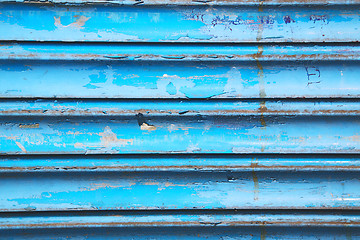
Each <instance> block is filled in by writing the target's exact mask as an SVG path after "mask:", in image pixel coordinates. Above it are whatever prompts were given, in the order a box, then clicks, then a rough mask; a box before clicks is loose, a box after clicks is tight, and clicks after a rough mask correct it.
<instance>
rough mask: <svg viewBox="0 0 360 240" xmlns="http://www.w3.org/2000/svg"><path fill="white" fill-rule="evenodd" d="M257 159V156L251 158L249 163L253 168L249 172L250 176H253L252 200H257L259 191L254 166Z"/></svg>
mask: <svg viewBox="0 0 360 240" xmlns="http://www.w3.org/2000/svg"><path fill="white" fill-rule="evenodd" d="M253 161H254V162H253ZM257 161H258V160H257V158H255V159H251V165H250V166H251V167H252V168H253V169H252V172H251V173H252V178H253V182H254V201H257V200H259V191H260V190H259V179H258V177H257V175H256V172H255V166H257V164H258V162H257Z"/></svg>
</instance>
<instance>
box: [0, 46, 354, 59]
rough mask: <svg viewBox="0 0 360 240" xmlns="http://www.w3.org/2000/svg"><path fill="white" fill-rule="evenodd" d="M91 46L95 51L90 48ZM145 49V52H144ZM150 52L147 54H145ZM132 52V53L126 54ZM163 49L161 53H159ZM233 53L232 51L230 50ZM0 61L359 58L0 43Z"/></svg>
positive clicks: (288, 51) (274, 50) (323, 51)
mask: <svg viewBox="0 0 360 240" xmlns="http://www.w3.org/2000/svg"><path fill="white" fill-rule="evenodd" d="M94 48H95V50H94ZM145 50H146V52H144V51H145ZM149 51H150V53H149ZM129 52H132V53H129ZM162 52H163V53H162ZM234 52H236V53H234ZM0 60H69V61H87V60H97V61H98V60H105V61H171V62H173V61H174V62H178V61H221V62H222V61H297V62H299V61H310V60H314V61H318V60H322V61H344V60H346V61H359V60H360V46H357V45H352V44H350V43H349V44H348V45H342V44H340V45H338V44H334V43H332V44H331V43H330V44H327V45H321V44H319V45H317V44H310V46H309V45H302V44H292V45H289V44H285V45H281V44H279V43H274V44H239V45H233V44H225V45H222V44H221V45H214V44H206V43H205V44H204V43H199V44H193V43H188V44H181V43H174V44H169V43H157V44H151V43H130V44H128V43H127V44H121V43H120V44H116V43H101V42H100V43H96V42H84V43H82V44H79V43H71V42H69V43H67V42H59V43H55V44H54V43H51V42H43V43H40V42H23V43H14V42H0Z"/></svg>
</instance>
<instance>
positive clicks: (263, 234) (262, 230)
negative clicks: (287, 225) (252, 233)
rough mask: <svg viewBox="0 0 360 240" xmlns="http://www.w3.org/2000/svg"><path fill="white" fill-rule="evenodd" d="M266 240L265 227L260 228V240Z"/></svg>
mask: <svg viewBox="0 0 360 240" xmlns="http://www.w3.org/2000/svg"><path fill="white" fill-rule="evenodd" d="M265 239H266V229H265V226H261V227H260V240H265Z"/></svg>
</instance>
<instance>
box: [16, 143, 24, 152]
mask: <svg viewBox="0 0 360 240" xmlns="http://www.w3.org/2000/svg"><path fill="white" fill-rule="evenodd" d="M15 143H16V145H17V146H18V147H19V148H20V149H21V151H23V152H24V153H26V149H25V147H24V146H23V145H22V144H21V143H19V142H15Z"/></svg>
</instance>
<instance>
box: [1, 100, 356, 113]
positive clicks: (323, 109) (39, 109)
mask: <svg viewBox="0 0 360 240" xmlns="http://www.w3.org/2000/svg"><path fill="white" fill-rule="evenodd" d="M115 100H116V101H114V99H107V100H106V101H104V100H94V99H92V100H86V99H79V100H66V99H65V100H61V99H60V100H51V99H46V100H32V99H28V101H26V102H25V101H24V100H22V101H21V100H15V101H14V99H1V98H0V116H37V117H45V116H54V117H56V116H82V117H87V116H88V117H94V116H134V115H138V114H143V115H149V116H165V117H166V116H176V115H184V116H185V115H186V116H197V115H199V114H200V115H204V116H217V115H221V116H225V115H226V116H252V115H259V116H263V115H269V116H275V115H279V116H280V115H287V116H343V115H344V116H357V115H359V114H360V103H359V99H350V100H348V101H344V100H343V99H340V100H339V99H334V100H332V101H329V100H327V99H325V100H324V99H317V100H311V99H310V100H306V101H301V100H298V101H296V100H293V99H292V100H290V99H282V100H275V101H274V100H265V99H258V100H254V99H252V100H242V99H238V100H234V99H226V100H225V101H222V100H217V99H216V101H214V100H212V101H209V100H207V99H202V100H191V101H186V100H184V101H181V100H169V99H163V100H161V101H158V100H156V99H149V100H141V99H129V100H124V99H115ZM129 104H131V105H132V107H128V106H127V105H129ZM136 105H138V107H136ZM142 106H146V107H142ZM199 106H200V107H201V108H202V109H200V107H199Z"/></svg>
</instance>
